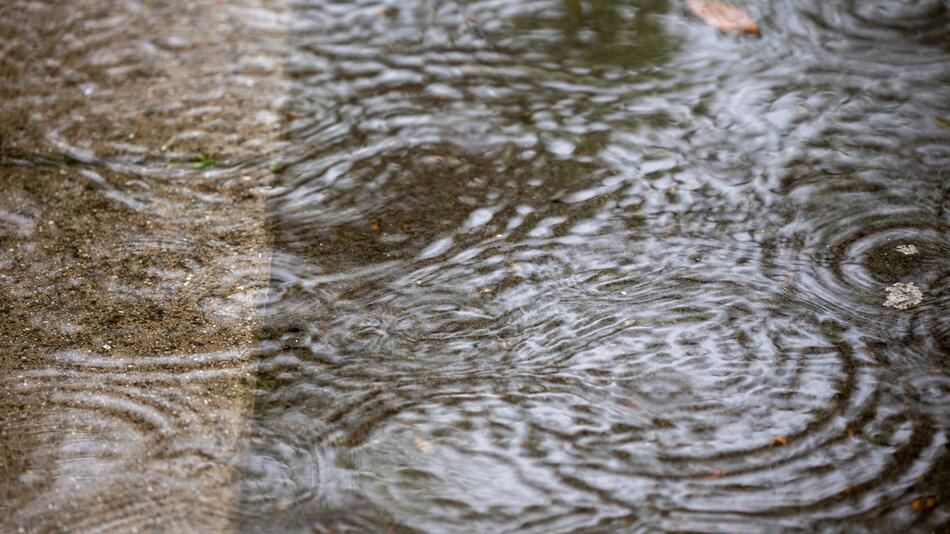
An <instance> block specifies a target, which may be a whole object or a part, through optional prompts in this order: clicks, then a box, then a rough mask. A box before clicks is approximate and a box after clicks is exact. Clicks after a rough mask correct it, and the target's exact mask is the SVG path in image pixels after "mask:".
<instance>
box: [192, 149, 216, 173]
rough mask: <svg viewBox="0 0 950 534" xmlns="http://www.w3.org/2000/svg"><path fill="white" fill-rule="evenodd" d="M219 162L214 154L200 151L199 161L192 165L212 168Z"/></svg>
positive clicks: (198, 167) (202, 168) (199, 167)
mask: <svg viewBox="0 0 950 534" xmlns="http://www.w3.org/2000/svg"><path fill="white" fill-rule="evenodd" d="M217 164H218V160H216V159H214V156H210V155H208V154H205V153H204V152H199V153H198V161H196V162H194V163H192V164H191V166H192V167H194V168H196V169H201V170H205V169H211V168H213V167H214V166H216V165H217Z"/></svg>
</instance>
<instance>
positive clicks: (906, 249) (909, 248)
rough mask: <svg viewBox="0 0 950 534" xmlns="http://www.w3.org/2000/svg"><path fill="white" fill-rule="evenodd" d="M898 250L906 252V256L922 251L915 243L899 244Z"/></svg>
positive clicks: (902, 252)
mask: <svg viewBox="0 0 950 534" xmlns="http://www.w3.org/2000/svg"><path fill="white" fill-rule="evenodd" d="M897 252H900V253H901V254H904V255H905V256H913V255H914V254H917V253H918V252H920V251H919V250H917V247H915V246H914V245H898V246H897Z"/></svg>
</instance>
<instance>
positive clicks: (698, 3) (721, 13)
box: [688, 0, 759, 35]
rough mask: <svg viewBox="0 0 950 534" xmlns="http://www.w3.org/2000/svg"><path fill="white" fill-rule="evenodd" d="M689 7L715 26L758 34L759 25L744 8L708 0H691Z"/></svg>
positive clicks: (734, 31) (729, 30)
mask: <svg viewBox="0 0 950 534" xmlns="http://www.w3.org/2000/svg"><path fill="white" fill-rule="evenodd" d="M688 5H689V9H690V10H691V11H692V12H693V14H695V15H696V16H697V17H699V18H701V19H703V22H705V23H706V24H709V25H710V26H712V27H713V28H716V29H718V30H722V31H724V32H731V33H745V34H748V35H758V34H759V25H758V24H756V23H755V21H754V20H752V17H750V16H749V14H748V13H746V12H745V11H743V10H742V9H740V8H738V7H735V6H731V5H729V4H723V3H721V2H710V1H706V0H689V3H688Z"/></svg>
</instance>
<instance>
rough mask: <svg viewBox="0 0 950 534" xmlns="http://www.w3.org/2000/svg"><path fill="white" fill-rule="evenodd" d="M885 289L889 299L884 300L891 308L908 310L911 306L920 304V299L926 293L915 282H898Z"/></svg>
mask: <svg viewBox="0 0 950 534" xmlns="http://www.w3.org/2000/svg"><path fill="white" fill-rule="evenodd" d="M884 291H887V300H885V301H884V305H885V306H887V307H889V308H897V309H898V310H906V309H907V308H910V307H911V306H916V305H917V304H920V301H921V300H923V298H924V294H923V293H921V291H920V288H918V287H917V286H915V285H914V284H913V283H910V284H905V283H902V282H897V283H896V284H894V285H892V286H891V287H888V288H887V289H885V290H884Z"/></svg>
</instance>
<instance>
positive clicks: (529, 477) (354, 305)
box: [242, 0, 950, 532]
mask: <svg viewBox="0 0 950 534" xmlns="http://www.w3.org/2000/svg"><path fill="white" fill-rule="evenodd" d="M748 8H749V10H750V12H751V13H752V14H753V15H754V16H756V18H758V19H759V20H761V21H762V22H763V24H762V33H763V37H762V38H761V39H734V38H726V37H724V36H722V35H720V34H717V33H715V32H714V31H713V30H710V29H709V28H706V27H704V26H703V25H701V24H699V23H698V22H697V21H696V20H694V19H692V18H690V17H689V16H688V14H687V12H686V11H685V7H684V6H682V5H679V4H676V3H672V2H664V1H656V2H637V3H626V2H610V1H605V2H583V1H565V2H552V1H524V2H493V1H487V0H486V1H473V2H465V3H456V2H423V1H419V2H404V3H398V4H384V3H376V2H326V3H319V4H317V3H311V2H297V3H295V4H294V13H295V15H294V17H293V22H292V23H291V25H290V32H291V33H292V36H293V37H292V39H291V43H292V46H293V47H294V50H295V52H294V53H293V54H292V55H291V56H290V59H289V62H288V65H287V66H286V69H287V71H288V73H289V74H290V76H291V78H292V80H293V85H292V88H291V92H292V93H293V95H294V97H293V98H292V99H291V101H290V102H289V103H288V107H289V109H290V110H291V111H290V120H289V122H288V123H287V124H286V125H285V127H284V128H285V129H284V130H283V133H282V135H283V136H284V138H285V139H287V140H288V141H289V142H288V144H287V147H288V150H287V151H285V152H284V153H283V155H282V158H283V159H282V165H283V169H282V174H281V176H282V180H283V183H282V185H281V186H280V188H278V189H276V190H274V192H273V194H272V196H271V197H270V200H269V203H270V204H269V205H270V207H271V213H272V225H273V229H274V232H275V246H276V248H277V249H278V250H279V251H280V252H279V253H278V252H275V256H274V262H273V271H272V273H273V276H272V282H271V293H272V298H271V299H270V300H269V301H268V303H267V305H266V306H265V307H264V309H265V310H266V311H265V316H266V317H267V319H266V323H267V327H266V329H265V337H266V338H267V339H268V340H269V341H268V342H267V346H266V349H265V353H264V355H263V357H262V359H261V363H260V368H259V369H258V373H259V374H258V378H259V381H258V384H257V389H256V392H255V399H256V401H255V419H254V422H253V428H252V433H251V435H252V444H251V453H250V456H249V460H248V463H247V466H246V472H245V476H246V482H245V486H244V488H243V491H242V502H243V503H244V508H245V509H247V510H256V511H259V512H260V513H261V514H263V516H264V517H266V519H263V518H260V517H255V516H254V514H253V513H250V514H249V517H248V518H246V520H245V523H244V526H245V528H246V529H248V530H251V531H258V530H266V528H268V527H270V526H272V525H274V524H275V523H274V522H275V521H276V522H277V523H276V524H279V525H281V526H283V527H285V528H290V529H301V530H307V529H310V528H316V529H317V530H320V529H328V530H333V529H341V530H347V529H352V530H356V531H359V530H361V529H364V528H366V525H377V526H381V525H388V526H389V527H390V528H394V529H397V530H398V529H400V528H406V529H412V528H420V529H421V530H423V531H459V532H464V531H470V530H472V529H474V530H486V531H517V532H560V531H564V532H567V531H578V530H582V531H616V530H617V529H623V530H632V531H654V530H657V529H660V530H671V531H684V530H685V531H694V530H695V531H722V532H739V531H761V529H763V528H766V529H775V528H789V529H796V528H805V529H808V530H814V529H830V530H837V529H842V528H868V529H870V528H881V526H882V525H888V528H891V527H892V528H898V527H900V526H915V527H919V528H927V526H933V525H937V524H939V523H941V522H943V521H945V520H947V519H948V517H947V514H948V512H947V508H946V505H945V504H944V503H943V502H942V501H943V500H945V495H946V493H945V488H946V487H947V478H946V462H947V445H948V442H947V427H948V422H950V420H948V413H947V411H946V403H945V402H943V400H944V398H945V397H946V387H945V384H944V382H945V377H946V362H945V361H944V360H943V359H942V357H941V356H940V355H941V354H946V353H947V348H948V344H947V342H948V339H947V331H948V322H947V320H946V309H947V307H946V306H947V294H948V293H947V287H946V283H947V276H948V271H947V265H948V259H947V257H948V253H950V250H948V248H947V245H946V237H947V224H948V222H950V220H948V216H947V208H948V199H950V194H948V189H947V186H946V180H945V168H946V165H945V163H946V156H947V147H948V146H950V145H948V141H950V135H948V131H947V130H946V129H945V124H943V123H941V122H940V121H939V120H937V119H939V118H940V117H945V116H946V115H947V113H948V106H947V102H950V99H948V98H947V97H948V91H947V85H946V80H947V76H948V74H950V63H948V59H950V56H948V53H947V52H948V48H947V45H948V43H950V40H948V35H950V34H948V32H947V25H946V21H947V16H948V13H947V9H946V5H945V3H942V2H929V3H927V2H924V3H920V4H918V5H914V6H911V5H908V4H900V5H899V6H898V4H895V3H893V2H876V3H875V2H871V3H866V2H846V1H842V2H830V3H829V2H825V3H818V2H780V1H775V2H770V3H760V4H757V5H751V4H750V5H749V6H748ZM905 245H914V246H915V247H916V249H917V251H918V252H917V253H916V254H913V255H907V254H905V253H903V252H901V250H903V249H901V248H900V247H902V246H905ZM897 282H902V283H915V284H916V285H917V286H918V287H920V288H921V290H922V292H923V294H924V295H925V296H924V298H923V301H922V302H921V303H920V304H919V305H918V306H916V307H913V308H911V309H908V310H902V311H898V310H892V309H889V308H885V307H883V306H882V303H883V301H884V298H885V295H886V292H885V288H887V287H888V286H890V285H891V284H893V283H897ZM342 510H346V511H347V512H346V513H342V512H341V511H342ZM314 525H316V526H314Z"/></svg>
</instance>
